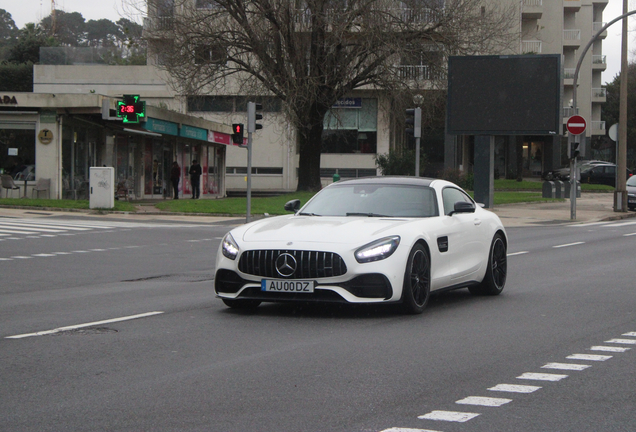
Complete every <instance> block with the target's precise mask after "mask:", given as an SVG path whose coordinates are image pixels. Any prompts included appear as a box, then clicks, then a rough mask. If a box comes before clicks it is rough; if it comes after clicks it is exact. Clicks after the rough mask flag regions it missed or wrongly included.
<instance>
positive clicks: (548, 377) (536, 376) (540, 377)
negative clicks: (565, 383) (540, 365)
mask: <svg viewBox="0 0 636 432" xmlns="http://www.w3.org/2000/svg"><path fill="white" fill-rule="evenodd" d="M567 377H568V376H567V375H559V374H542V373H532V372H525V373H523V374H521V375H519V376H518V377H517V379H525V380H536V381H561V380H562V379H564V378H567Z"/></svg>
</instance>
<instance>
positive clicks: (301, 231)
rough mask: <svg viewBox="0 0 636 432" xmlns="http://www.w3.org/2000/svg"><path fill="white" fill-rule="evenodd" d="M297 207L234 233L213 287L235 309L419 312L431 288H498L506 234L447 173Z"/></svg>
mask: <svg viewBox="0 0 636 432" xmlns="http://www.w3.org/2000/svg"><path fill="white" fill-rule="evenodd" d="M285 209H287V210H289V211H293V212H294V214H292V215H287V216H278V217H273V218H267V219H262V220H259V221H256V222H252V223H249V224H246V225H242V226H240V227H238V228H235V229H233V230H232V231H230V232H229V233H228V234H227V235H226V236H225V237H224V238H223V241H222V242H221V245H220V247H219V253H218V254H217V259H216V276H215V280H214V288H215V291H216V294H217V296H218V297H220V298H221V299H222V300H223V302H225V304H226V305H228V306H230V307H233V308H255V307H257V306H258V305H259V304H260V303H261V302H283V301H297V302H315V301H317V302H345V303H389V302H401V303H402V306H403V309H404V311H405V312H407V313H415V314H417V313H421V312H422V311H423V310H424V307H425V306H426V303H427V302H428V299H429V296H430V293H431V292H432V291H437V290H447V289H455V288H465V287H467V288H468V289H469V290H470V292H471V293H473V294H478V295H497V294H499V293H501V291H502V290H503V288H504V284H505V283H506V274H507V256H506V255H507V252H506V250H507V245H508V239H507V237H506V231H505V230H504V227H503V225H502V224H501V221H500V220H499V218H498V217H497V215H495V214H494V213H491V212H490V211H487V210H485V209H483V208H481V207H480V206H479V205H476V204H475V202H474V201H473V200H472V198H471V197H470V196H468V194H466V193H465V192H464V191H463V190H462V189H460V188H459V187H458V186H456V185H455V184H453V183H450V182H448V181H445V180H436V179H426V178H415V177H370V178H360V179H355V180H347V181H339V182H337V183H333V184H331V185H329V186H327V187H325V188H324V189H323V190H321V191H320V192H319V193H317V194H316V195H315V196H314V197H313V198H311V200H309V202H308V203H307V204H306V205H305V206H304V207H302V208H300V201H299V200H293V201H290V202H288V203H287V204H286V205H285Z"/></svg>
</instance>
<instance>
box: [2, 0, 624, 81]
mask: <svg viewBox="0 0 636 432" xmlns="http://www.w3.org/2000/svg"><path fill="white" fill-rule="evenodd" d="M123 1H124V2H127V1H128V0H123ZM546 1H554V0H546ZM55 4H56V7H57V9H61V10H64V11H66V12H80V13H81V14H82V16H83V17H84V18H85V19H86V20H90V19H93V20H97V19H100V18H108V19H109V20H111V21H117V20H118V19H119V18H122V17H126V18H129V19H130V18H131V17H130V16H128V15H127V13H126V12H125V11H124V7H123V4H126V3H123V4H122V0H55ZM635 6H636V0H629V9H630V10H632V9H633V8H634V7H635ZM0 8H2V9H5V10H7V11H9V13H11V15H12V17H13V20H14V21H15V22H16V24H17V25H18V27H20V28H22V27H23V26H24V24H26V23H27V22H39V21H40V20H41V19H42V18H43V17H46V16H48V15H49V14H50V13H51V1H50V0H0ZM127 9H129V8H127ZM622 11H623V2H622V1H621V0H609V2H608V4H607V6H606V7H605V11H604V13H603V21H605V22H609V21H611V20H612V19H614V18H616V17H618V16H619V15H621V14H622ZM132 18H133V19H134V17H132ZM135 21H137V22H141V19H139V18H137V19H135ZM621 27H622V26H621V24H620V22H617V23H616V24H614V25H613V26H612V27H610V28H609V29H608V31H607V38H606V39H605V40H604V41H603V54H605V55H606V56H607V70H606V71H605V72H603V82H604V83H606V82H608V81H612V80H613V79H614V77H615V76H616V75H617V74H618V73H619V72H620V63H621V61H620V55H621ZM630 28H632V29H634V28H636V19H635V18H630ZM634 35H636V32H634V31H632V33H630V36H629V39H630V40H629V51H635V50H636V45H634V44H635V43H636V38H635V36H634ZM585 44H587V41H581V45H582V46H585ZM590 54H591V53H590V52H588V55H590ZM633 60H634V56H633V55H630V61H633Z"/></svg>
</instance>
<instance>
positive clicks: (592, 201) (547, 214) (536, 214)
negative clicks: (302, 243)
mask: <svg viewBox="0 0 636 432" xmlns="http://www.w3.org/2000/svg"><path fill="white" fill-rule="evenodd" d="M613 207H614V194H612V193H589V192H588V193H585V192H584V193H582V194H581V197H580V198H577V200H576V219H575V220H571V219H570V216H571V208H570V200H569V199H566V200H564V201H563V202H553V203H521V204H505V205H499V206H496V207H495V208H494V209H492V211H494V213H496V214H497V215H498V216H499V217H500V218H501V221H502V222H503V224H504V226H505V227H507V228H508V227H520V226H541V225H555V224H571V223H591V222H602V221H611V220H620V219H627V218H634V217H636V212H634V211H629V212H615V211H614V209H613ZM53 214H55V215H59V216H74V217H75V216H78V215H82V216H91V217H108V218H114V219H120V220H163V221H180V222H183V221H190V222H199V223H220V222H226V223H227V222H228V221H231V222H234V223H236V224H237V225H240V224H242V223H244V222H245V216H244V215H236V216H212V215H203V214H185V213H176V214H175V213H170V212H165V211H160V210H158V209H157V208H156V207H155V206H154V205H152V203H141V204H137V212H136V213H126V212H105V211H100V212H97V211H92V210H83V211H64V210H55V209H39V208H35V207H29V208H26V207H23V208H19V209H18V208H1V207H0V216H9V217H42V216H50V215H53ZM262 217H263V215H257V214H253V215H252V220H256V219H260V218H262ZM635 221H636V220H635Z"/></svg>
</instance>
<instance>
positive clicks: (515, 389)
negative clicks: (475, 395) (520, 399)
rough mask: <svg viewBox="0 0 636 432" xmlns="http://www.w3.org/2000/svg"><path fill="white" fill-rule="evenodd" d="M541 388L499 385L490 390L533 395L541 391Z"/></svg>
mask: <svg viewBox="0 0 636 432" xmlns="http://www.w3.org/2000/svg"><path fill="white" fill-rule="evenodd" d="M540 388H541V387H537V386H528V385H515V384H497V385H496V386H494V387H491V388H489V389H488V390H490V391H499V392H510V393H532V392H535V391H537V390H539V389H540Z"/></svg>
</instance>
